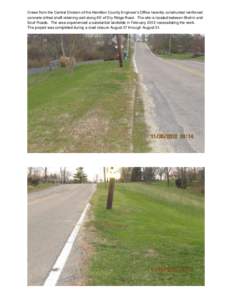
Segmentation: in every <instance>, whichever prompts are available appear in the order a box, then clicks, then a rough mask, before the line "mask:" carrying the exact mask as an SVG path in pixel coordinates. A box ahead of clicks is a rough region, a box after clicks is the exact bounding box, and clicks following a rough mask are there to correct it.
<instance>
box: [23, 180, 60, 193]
mask: <svg viewBox="0 0 232 300" xmlns="http://www.w3.org/2000/svg"><path fill="white" fill-rule="evenodd" d="M52 186H55V184H54V183H50V182H44V183H39V184H36V185H31V184H28V186H27V191H28V192H29V193H31V192H37V191H40V190H44V189H48V188H50V187H52Z"/></svg>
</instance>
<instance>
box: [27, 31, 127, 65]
mask: <svg viewBox="0 0 232 300" xmlns="http://www.w3.org/2000/svg"><path fill="white" fill-rule="evenodd" d="M113 36H114V35H113V34H29V35H28V67H29V68H32V67H41V66H48V65H49V64H50V63H51V62H52V61H54V60H59V62H60V64H61V66H69V67H73V65H75V64H76V62H79V61H87V60H96V59H104V60H111V59H116V58H117V50H116V48H115V47H114V45H113V42H112V38H113ZM124 37H125V38H124V39H123V42H124V43H125V44H126V40H127V35H124Z"/></svg>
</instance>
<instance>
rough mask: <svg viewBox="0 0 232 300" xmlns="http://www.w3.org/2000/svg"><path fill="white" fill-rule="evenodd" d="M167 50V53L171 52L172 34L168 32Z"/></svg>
mask: <svg viewBox="0 0 232 300" xmlns="http://www.w3.org/2000/svg"><path fill="white" fill-rule="evenodd" d="M168 48H169V49H168V51H169V54H172V35H171V34H170V35H169V42H168Z"/></svg>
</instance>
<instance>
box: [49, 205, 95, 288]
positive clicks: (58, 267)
mask: <svg viewBox="0 0 232 300" xmlns="http://www.w3.org/2000/svg"><path fill="white" fill-rule="evenodd" d="M89 207H90V204H89V203H87V205H86V207H85V209H84V211H83V212H82V214H81V217H80V219H79V220H78V222H77V224H76V225H75V227H74V229H73V231H72V232H71V234H70V236H69V237H68V239H67V241H66V243H65V245H64V248H63V249H62V251H61V253H60V255H59V256H58V258H57V260H56V262H55V264H54V266H53V267H52V270H51V271H50V273H49V275H48V277H47V279H46V280H45V282H44V286H55V285H56V283H57V281H58V280H59V277H60V275H61V273H62V271H63V268H64V266H65V263H66V261H67V259H68V257H69V254H70V252H71V250H72V246H73V243H74V242H75V240H76V237H77V235H78V233H79V230H80V228H81V225H82V223H83V220H84V218H85V215H86V213H87V210H88V209H89Z"/></svg>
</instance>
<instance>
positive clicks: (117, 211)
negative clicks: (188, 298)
mask: <svg viewBox="0 0 232 300" xmlns="http://www.w3.org/2000/svg"><path fill="white" fill-rule="evenodd" d="M177 185H178V181H175V180H173V179H170V181H169V185H168V184H167V182H166V181H158V180H156V181H154V182H127V183H117V184H116V188H115V194H114V203H113V209H111V210H106V208H105V207H106V197H107V189H106V187H105V185H104V184H99V185H98V189H97V192H96V193H95V195H94V198H93V199H92V212H93V220H92V221H90V222H89V224H87V225H88V227H89V228H91V231H92V232H93V231H94V232H95V238H94V239H93V240H92V241H91V246H92V247H93V248H94V251H93V254H92V256H91V259H90V262H89V268H88V271H87V278H88V282H87V284H88V285H151V286H154V285H155V286H157V285H182V286H184V285H192V286H194V285H204V194H203V193H202V190H201V189H199V188H196V187H197V186H198V185H195V184H193V185H191V186H190V185H188V186H186V187H185V188H178V187H177Z"/></svg>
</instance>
